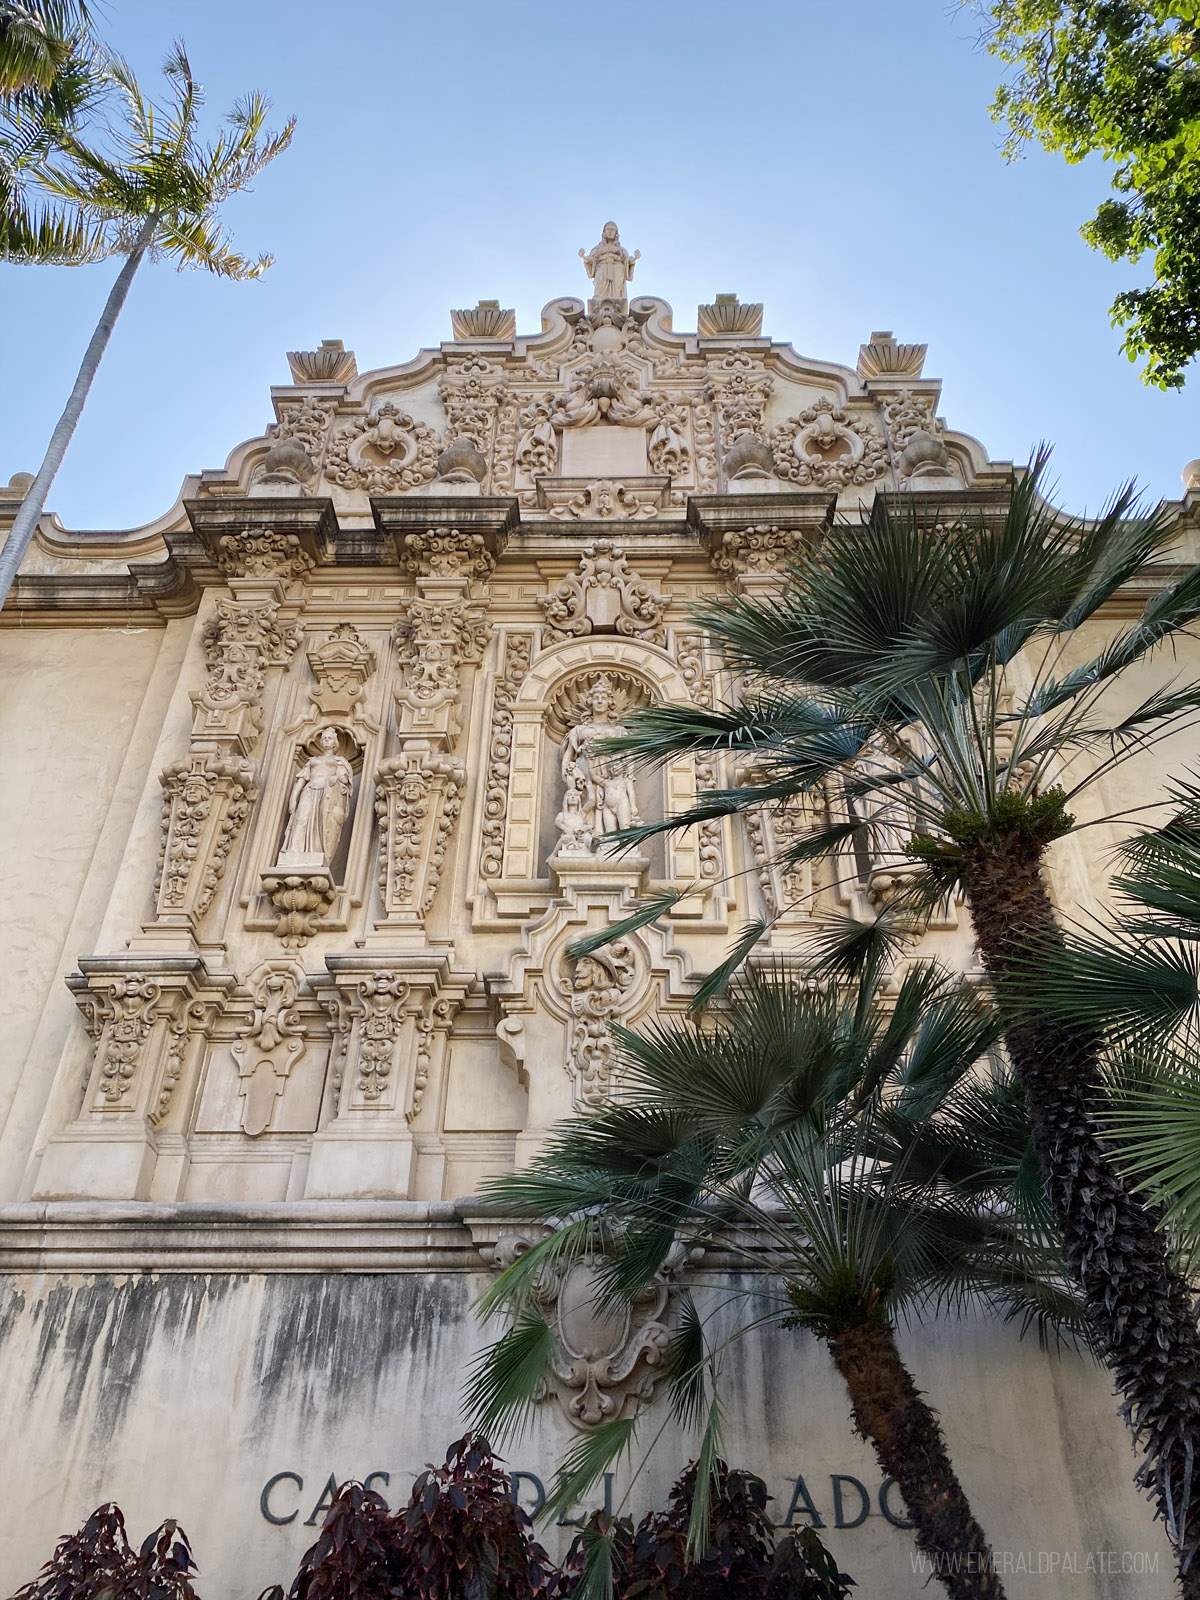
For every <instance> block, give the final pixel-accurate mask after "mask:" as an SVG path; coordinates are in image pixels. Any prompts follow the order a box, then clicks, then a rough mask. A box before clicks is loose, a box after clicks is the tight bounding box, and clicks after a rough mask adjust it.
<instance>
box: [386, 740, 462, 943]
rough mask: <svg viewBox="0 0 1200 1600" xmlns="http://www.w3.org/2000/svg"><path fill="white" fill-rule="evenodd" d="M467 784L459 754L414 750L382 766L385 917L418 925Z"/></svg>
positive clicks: (434, 886)
mask: <svg viewBox="0 0 1200 1600" xmlns="http://www.w3.org/2000/svg"><path fill="white" fill-rule="evenodd" d="M465 784H466V767H465V765H464V763H463V762H462V760H461V759H460V758H459V757H458V756H450V755H445V754H439V753H437V752H436V751H432V750H430V749H428V748H419V747H415V746H414V747H412V748H409V749H407V750H404V751H402V752H401V753H400V754H399V755H395V756H391V757H389V759H388V760H386V761H384V762H382V763H381V764H380V767H379V773H378V776H377V778H376V783H375V811H376V814H377V816H378V818H379V888H380V893H381V895H382V897H383V909H384V916H385V917H386V918H387V919H389V920H397V919H398V920H400V921H409V922H419V921H420V920H421V918H423V917H424V915H425V913H426V912H427V911H428V910H429V907H430V906H431V905H432V904H433V897H434V895H435V894H436V893H437V890H438V884H439V883H440V881H441V874H442V863H443V861H444V860H445V857H446V849H447V846H448V845H449V842H450V836H451V834H452V832H453V830H454V825H455V823H456V821H457V820H458V814H459V812H460V811H461V810H462V795H463V789H464V786H465Z"/></svg>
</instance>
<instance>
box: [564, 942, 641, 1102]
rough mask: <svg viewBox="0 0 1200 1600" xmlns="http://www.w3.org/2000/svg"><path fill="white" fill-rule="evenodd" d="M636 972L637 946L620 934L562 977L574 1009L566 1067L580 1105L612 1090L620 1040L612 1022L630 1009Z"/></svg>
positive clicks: (580, 959)
mask: <svg viewBox="0 0 1200 1600" xmlns="http://www.w3.org/2000/svg"><path fill="white" fill-rule="evenodd" d="M636 978H637V961H636V957H635V955H634V951H633V946H632V945H631V944H630V943H629V942H628V940H625V939H621V940H618V941H617V942H616V943H615V944H612V945H609V946H608V947H607V948H606V949H604V950H597V951H595V952H594V953H593V954H592V955H588V956H581V957H580V958H579V960H578V961H576V962H574V963H573V965H572V967H571V971H570V975H569V976H568V977H564V978H562V979H560V982H559V987H560V989H561V990H562V993H563V995H564V996H565V998H566V1000H567V1004H568V1006H569V1008H570V1013H571V1024H570V1028H569V1031H568V1035H567V1062H566V1067H567V1073H568V1075H569V1076H570V1078H571V1085H572V1099H573V1101H574V1104H575V1106H576V1108H577V1109H579V1110H595V1109H596V1108H597V1107H599V1106H602V1105H603V1104H604V1103H605V1101H606V1100H607V1099H608V1098H609V1096H610V1094H611V1093H612V1087H613V1071H614V1068H615V1066H616V1059H617V1044H616V1040H615V1039H614V1038H613V1036H612V1033H611V1031H610V1028H609V1024H610V1023H612V1022H615V1021H616V1020H617V1019H618V1017H619V1016H620V1015H621V1013H622V1011H623V1010H624V1009H625V1005H626V1001H627V999H628V996H629V991H630V990H631V989H632V988H633V985H634V983H635V981H636Z"/></svg>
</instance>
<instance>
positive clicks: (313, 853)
mask: <svg viewBox="0 0 1200 1600" xmlns="http://www.w3.org/2000/svg"><path fill="white" fill-rule="evenodd" d="M338 743H339V741H338V731H337V729H336V728H326V729H325V730H324V732H323V733H322V734H321V737H320V740H319V741H318V745H317V753H316V754H315V755H312V756H310V757H309V759H308V760H307V761H306V762H305V763H304V765H303V766H302V767H301V768H300V771H299V772H298V773H297V774H296V780H295V782H294V783H293V784H292V792H291V796H290V798H289V800H288V821H287V828H286V829H285V831H284V835H283V848H282V850H281V851H280V856H279V860H280V863H281V864H284V863H286V862H288V861H296V862H299V860H300V858H301V857H303V858H304V864H305V865H320V866H326V867H327V866H329V865H330V863H331V862H332V861H333V857H334V854H335V852H336V851H337V847H338V840H339V839H340V838H341V836H342V828H343V827H344V826H345V822H346V817H347V814H348V813H349V810H350V789H351V786H352V785H353V782H354V773H353V771H352V769H351V766H350V763H349V762H348V761H347V760H346V758H345V756H343V755H340V754H339V752H338Z"/></svg>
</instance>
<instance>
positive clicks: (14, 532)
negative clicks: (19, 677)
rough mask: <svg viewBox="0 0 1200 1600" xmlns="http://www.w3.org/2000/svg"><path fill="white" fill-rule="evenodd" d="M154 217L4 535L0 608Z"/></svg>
mask: <svg viewBox="0 0 1200 1600" xmlns="http://www.w3.org/2000/svg"><path fill="white" fill-rule="evenodd" d="M158 222H159V218H158V213H157V212H153V213H152V214H151V215H150V216H148V217H147V218H146V220H145V222H144V223H143V224H142V227H141V229H140V231H139V233H138V236H137V238H136V239H135V240H134V243H133V248H132V249H131V250H130V252H129V254H128V256H127V257H126V258H125V263H124V265H123V266H122V268H121V270H120V272H119V273H118V274H117V281H116V282H115V283H114V284H113V286H112V288H111V289H110V290H109V294H108V299H107V300H106V301H105V302H104V310H103V311H102V312H101V313H100V320H99V322H98V323H97V324H96V330H95V332H94V333H93V334H92V337H91V340H90V341H89V343H88V347H87V350H86V351H85V352H84V356H83V360H82V362H81V363H80V367H79V373H78V376H77V377H76V379H75V387H74V388H73V389H72V390H71V396H70V399H69V400H68V401H67V404H66V408H65V409H64V411H63V414H62V416H61V417H59V419H58V425H57V427H56V428H55V430H54V432H53V433H52V434H51V436H50V445H49V448H48V449H47V451H46V454H45V457H44V459H43V461H42V465H41V469H40V471H39V472H38V475H37V477H36V478H35V479H34V480H33V486H32V488H31V489H30V491H29V493H28V494H27V495H26V496H25V498H24V500H23V501H22V502H21V506H20V509H19V510H18V512H17V515H16V520H15V521H14V522H13V525H12V528H11V530H10V532H9V535H8V540H7V542H6V543H5V546H4V549H3V550H2V551H0V607H3V605H4V602H5V601H6V600H7V599H8V595H9V591H10V589H11V588H12V586H13V579H14V578H15V577H16V575H17V572H18V571H19V570H20V566H21V563H22V561H24V559H25V552H26V551H27V550H28V549H29V545H30V542H31V541H32V539H33V535H34V531H35V529H36V528H37V525H38V522H39V520H40V518H41V515H42V512H43V511H44V510H45V506H46V498H47V496H48V495H49V493H50V486H51V484H52V483H53V482H54V479H55V477H56V476H57V474H58V469H59V467H61V466H62V463H63V457H64V456H65V455H66V453H67V446H68V445H69V444H70V442H71V439H72V437H73V436H74V433H75V427H76V424H77V423H78V421H79V418H80V416H81V415H82V413H83V407H84V402H85V401H86V400H87V397H88V391H89V389H90V388H91V387H92V380H93V378H95V376H96V371H97V368H98V367H99V365H100V358H101V356H103V354H104V352H105V349H106V348H107V346H108V341H109V339H110V338H111V337H112V331H113V329H114V328H115V327H116V325H117V318H118V317H119V316H120V314H121V307H122V306H123V305H124V304H125V299H126V296H127V295H128V294H129V287H130V285H131V284H132V282H133V275H134V273H135V272H136V271H137V269H138V267H139V266H140V265H141V262H142V257H143V256H144V255H145V254H146V251H147V249H148V248H149V245H150V242H151V240H152V239H153V238H154V234H155V232H156V230H157V228H158Z"/></svg>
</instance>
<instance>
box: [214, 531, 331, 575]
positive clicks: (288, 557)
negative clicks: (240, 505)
mask: <svg viewBox="0 0 1200 1600" xmlns="http://www.w3.org/2000/svg"><path fill="white" fill-rule="evenodd" d="M217 560H218V562H219V563H220V566H221V570H222V572H224V573H225V575H226V577H231V578H278V579H279V580H280V581H281V582H283V583H290V582H291V581H292V580H293V579H294V578H302V577H304V575H305V574H306V573H308V572H311V571H312V570H313V567H314V566H315V562H314V561H313V559H312V557H311V556H310V555H309V554H308V553H307V552H306V551H305V550H304V549H303V548H302V547H301V544H300V540H299V539H298V538H297V537H296V535H295V534H294V533H283V532H280V531H279V530H278V529H275V528H244V529H242V530H241V531H240V532H238V533H226V534H223V535H222V536H221V538H220V539H218V541H217Z"/></svg>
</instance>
